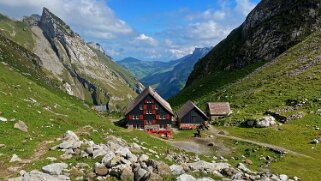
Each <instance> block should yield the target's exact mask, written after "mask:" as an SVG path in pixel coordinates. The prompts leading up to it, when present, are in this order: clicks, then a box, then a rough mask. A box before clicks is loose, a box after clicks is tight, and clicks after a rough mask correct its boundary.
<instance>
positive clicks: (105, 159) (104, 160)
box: [102, 151, 115, 165]
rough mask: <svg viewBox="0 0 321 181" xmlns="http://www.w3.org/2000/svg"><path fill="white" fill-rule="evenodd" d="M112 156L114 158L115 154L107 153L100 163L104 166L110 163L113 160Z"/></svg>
mask: <svg viewBox="0 0 321 181" xmlns="http://www.w3.org/2000/svg"><path fill="white" fill-rule="evenodd" d="M114 156H115V153H114V152H113V151H108V152H107V153H106V155H105V156H104V157H103V159H102V163H103V164H104V165H107V164H108V163H109V162H110V161H111V159H113V158H114Z"/></svg>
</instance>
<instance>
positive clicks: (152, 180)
mask: <svg viewBox="0 0 321 181" xmlns="http://www.w3.org/2000/svg"><path fill="white" fill-rule="evenodd" d="M162 180H163V178H162V177H161V176H160V175H158V174H156V173H153V172H152V173H150V174H149V176H148V178H147V179H146V181H162Z"/></svg>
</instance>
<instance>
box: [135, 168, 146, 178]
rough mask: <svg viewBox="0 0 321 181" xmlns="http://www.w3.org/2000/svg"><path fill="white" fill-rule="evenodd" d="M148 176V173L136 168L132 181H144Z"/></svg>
mask: <svg viewBox="0 0 321 181" xmlns="http://www.w3.org/2000/svg"><path fill="white" fill-rule="evenodd" d="M147 176H148V172H147V171H146V170H145V169H142V168H138V169H137V170H136V171H135V173H134V180H137V181H140V180H145V179H146V177H147Z"/></svg>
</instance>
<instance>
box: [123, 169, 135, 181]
mask: <svg viewBox="0 0 321 181" xmlns="http://www.w3.org/2000/svg"><path fill="white" fill-rule="evenodd" d="M120 179H121V180H134V173H133V172H132V170H131V169H129V168H124V169H123V171H122V172H121V175H120Z"/></svg>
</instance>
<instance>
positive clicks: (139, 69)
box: [117, 57, 179, 80]
mask: <svg viewBox="0 0 321 181" xmlns="http://www.w3.org/2000/svg"><path fill="white" fill-rule="evenodd" d="M117 63H118V64H119V65H121V66H123V67H124V68H126V69H127V70H129V71H130V72H131V73H132V74H134V76H136V77H137V78H138V79H139V80H141V79H143V78H145V77H148V76H151V75H153V74H155V73H157V72H162V71H167V70H170V69H172V68H173V67H174V66H175V65H177V64H178V63H179V62H178V61H176V60H173V61H169V62H161V61H143V60H139V59H136V58H133V57H127V58H125V59H123V60H120V61H117Z"/></svg>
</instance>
